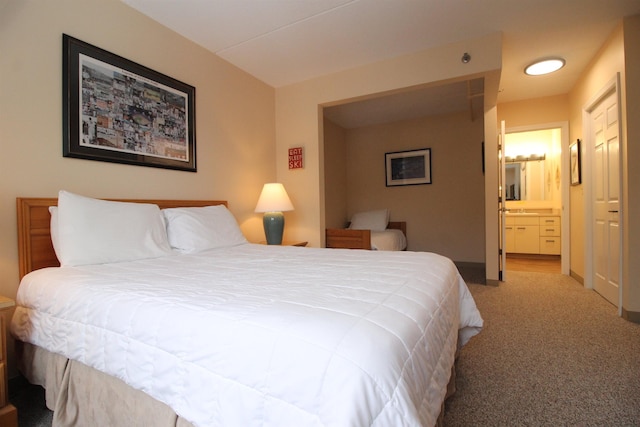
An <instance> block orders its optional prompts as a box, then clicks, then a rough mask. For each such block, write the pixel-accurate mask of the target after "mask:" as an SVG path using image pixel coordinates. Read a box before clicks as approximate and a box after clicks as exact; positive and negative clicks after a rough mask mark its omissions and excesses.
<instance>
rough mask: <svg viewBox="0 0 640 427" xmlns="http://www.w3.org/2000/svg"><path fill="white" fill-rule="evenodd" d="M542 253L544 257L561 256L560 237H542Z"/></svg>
mask: <svg viewBox="0 0 640 427" xmlns="http://www.w3.org/2000/svg"><path fill="white" fill-rule="evenodd" d="M540 253H541V254H544V255H560V237H552V236H549V237H540Z"/></svg>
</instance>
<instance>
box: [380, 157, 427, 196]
mask: <svg viewBox="0 0 640 427" xmlns="http://www.w3.org/2000/svg"><path fill="white" fill-rule="evenodd" d="M384 157H385V170H386V175H387V187H395V186H398V185H420V184H431V148H422V149H419V150H410V151H396V152H394V153H385V155H384Z"/></svg>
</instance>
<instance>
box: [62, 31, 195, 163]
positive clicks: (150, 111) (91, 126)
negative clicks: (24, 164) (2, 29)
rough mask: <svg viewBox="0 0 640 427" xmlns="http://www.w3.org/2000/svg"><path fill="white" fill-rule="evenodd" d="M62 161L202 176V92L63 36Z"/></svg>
mask: <svg viewBox="0 0 640 427" xmlns="http://www.w3.org/2000/svg"><path fill="white" fill-rule="evenodd" d="M62 54H63V58H62V68H63V69H62V75H63V82H62V87H63V93H62V103H63V105H62V111H63V112H62V115H63V118H62V120H63V135H62V136H63V138H62V155H63V156H64V157H75V158H80V159H88V160H98V161H103V162H115V163H127V164H132V165H140V166H152V167H158V168H167V169H177V170H184V171H189V172H196V137H195V135H196V132H195V114H196V111H195V105H196V102H195V88H194V87H193V86H190V85H188V84H186V83H182V82H180V81H178V80H175V79H173V78H171V77H169V76H166V75H164V74H161V73H159V72H157V71H154V70H151V69H149V68H147V67H144V66H142V65H140V64H137V63H135V62H132V61H129V60H127V59H125V58H122V57H120V56H117V55H115V54H113V53H110V52H107V51H106V50H103V49H100V48H98V47H95V46H92V45H90V44H88V43H85V42H83V41H80V40H78V39H75V38H73V37H71V36H68V35H66V34H63V39H62Z"/></svg>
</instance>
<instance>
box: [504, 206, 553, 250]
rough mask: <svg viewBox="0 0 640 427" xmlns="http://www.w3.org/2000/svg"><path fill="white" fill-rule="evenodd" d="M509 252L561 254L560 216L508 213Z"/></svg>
mask: <svg viewBox="0 0 640 427" xmlns="http://www.w3.org/2000/svg"><path fill="white" fill-rule="evenodd" d="M505 238H506V250H507V253H519V254H545V255H560V217H559V216H553V215H549V216H526V215H507V218H506V222H505Z"/></svg>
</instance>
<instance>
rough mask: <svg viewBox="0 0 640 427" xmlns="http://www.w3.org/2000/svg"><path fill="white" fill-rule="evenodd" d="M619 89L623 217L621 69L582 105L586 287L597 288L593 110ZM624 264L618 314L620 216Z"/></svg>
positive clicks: (616, 93)
mask: <svg viewBox="0 0 640 427" xmlns="http://www.w3.org/2000/svg"><path fill="white" fill-rule="evenodd" d="M612 93H615V96H616V103H617V110H618V139H619V145H618V146H619V148H618V149H619V156H620V157H619V162H620V167H619V168H618V169H619V177H618V179H619V180H620V208H619V210H620V218H623V217H624V216H623V212H624V208H625V200H624V187H623V184H624V180H623V177H622V173H623V170H622V165H623V164H624V159H625V158H626V153H625V150H624V144H623V142H624V141H623V140H622V138H623V133H622V94H621V84H620V73H616V75H615V76H614V77H613V78H612V79H611V80H609V81H608V82H607V83H606V84H605V85H604V86H603V87H602V89H600V90H599V91H598V92H597V93H596V94H595V95H594V96H593V97H591V99H589V101H587V103H586V104H585V106H584V107H583V108H582V131H583V136H584V138H583V139H584V142H585V143H584V149H583V152H582V153H581V154H582V155H583V157H582V159H583V162H582V182H583V184H584V200H583V203H584V227H585V230H584V236H585V241H584V287H585V288H587V289H593V264H592V260H593V227H592V226H591V224H592V223H593V216H594V214H593V203H592V202H593V173H592V172H593V167H594V166H593V162H594V159H593V155H592V154H593V148H594V141H593V138H592V137H591V131H592V125H591V113H592V112H593V111H594V110H595V108H596V107H597V106H598V105H599V104H600V103H601V102H602V101H603V100H604V99H605V98H606V97H607V96H609V95H610V94H612ZM619 224H620V248H619V250H620V265H619V266H618V268H619V277H620V286H619V287H618V315H619V316H622V289H623V287H624V276H623V275H622V272H623V265H624V264H623V263H624V256H623V253H624V252H623V248H624V242H625V240H626V239H625V233H624V220H622V219H621V220H620V222H619Z"/></svg>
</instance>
